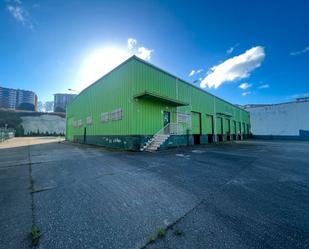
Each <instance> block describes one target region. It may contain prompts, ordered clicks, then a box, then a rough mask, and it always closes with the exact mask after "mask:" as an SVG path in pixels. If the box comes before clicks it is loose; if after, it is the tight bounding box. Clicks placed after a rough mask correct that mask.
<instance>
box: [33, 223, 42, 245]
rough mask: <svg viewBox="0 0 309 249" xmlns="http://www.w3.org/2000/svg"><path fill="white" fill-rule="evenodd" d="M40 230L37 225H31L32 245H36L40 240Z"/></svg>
mask: <svg viewBox="0 0 309 249" xmlns="http://www.w3.org/2000/svg"><path fill="white" fill-rule="evenodd" d="M40 236H41V235H40V230H39V229H38V227H37V226H36V225H35V224H33V225H32V226H31V240H32V245H34V246H36V245H37V244H38V243H39V240H40Z"/></svg>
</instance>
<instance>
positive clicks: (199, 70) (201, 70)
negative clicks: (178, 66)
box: [188, 69, 203, 77]
mask: <svg viewBox="0 0 309 249" xmlns="http://www.w3.org/2000/svg"><path fill="white" fill-rule="evenodd" d="M201 72H203V69H198V70H194V69H192V71H191V72H190V73H189V75H188V76H189V77H191V76H193V75H195V74H199V73H201Z"/></svg>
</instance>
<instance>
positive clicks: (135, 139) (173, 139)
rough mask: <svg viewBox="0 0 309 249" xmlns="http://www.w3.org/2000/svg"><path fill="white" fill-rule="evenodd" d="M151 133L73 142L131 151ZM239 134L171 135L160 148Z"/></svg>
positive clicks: (150, 136)
mask: <svg viewBox="0 0 309 249" xmlns="http://www.w3.org/2000/svg"><path fill="white" fill-rule="evenodd" d="M152 137H153V136H152V135H127V136H125V135H124V136H120V135H113V136H105V135H97V136H86V137H84V136H74V139H73V142H75V143H82V144H90V145H98V146H104V147H108V148H117V149H124V150H131V151H140V149H141V148H142V147H143V145H144V144H145V143H146V142H147V141H148V140H149V139H150V138H152ZM242 139H243V136H241V135H220V134H219V135H213V134H208V135H171V136H170V137H169V138H168V139H167V140H166V141H165V142H164V143H163V144H162V145H161V146H160V148H159V149H160V150H163V149H168V148H175V147H180V146H190V145H195V144H208V143H213V142H214V143H216V142H224V141H230V140H242Z"/></svg>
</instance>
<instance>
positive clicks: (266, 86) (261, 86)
mask: <svg viewBox="0 0 309 249" xmlns="http://www.w3.org/2000/svg"><path fill="white" fill-rule="evenodd" d="M259 88H260V89H265V88H269V85H268V84H263V85H260V86H259Z"/></svg>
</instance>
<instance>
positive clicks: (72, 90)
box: [68, 88, 79, 94]
mask: <svg viewBox="0 0 309 249" xmlns="http://www.w3.org/2000/svg"><path fill="white" fill-rule="evenodd" d="M68 90H69V91H71V92H76V93H77V94H78V93H79V91H77V90H74V89H71V88H69V89H68Z"/></svg>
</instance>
